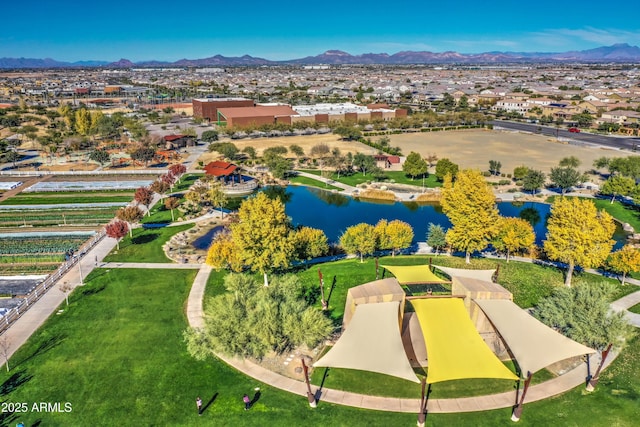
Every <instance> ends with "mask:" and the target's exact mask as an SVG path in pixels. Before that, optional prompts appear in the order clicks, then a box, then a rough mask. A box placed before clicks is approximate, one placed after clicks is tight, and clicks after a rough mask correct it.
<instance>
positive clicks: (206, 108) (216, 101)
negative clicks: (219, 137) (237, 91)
mask: <svg viewBox="0 0 640 427" xmlns="http://www.w3.org/2000/svg"><path fill="white" fill-rule="evenodd" d="M191 103H192V105H193V117H195V118H197V119H207V120H209V121H210V122H216V121H218V109H220V108H237V107H253V106H255V105H256V103H255V102H254V101H253V100H251V99H246V98H201V99H194V100H192V101H191Z"/></svg>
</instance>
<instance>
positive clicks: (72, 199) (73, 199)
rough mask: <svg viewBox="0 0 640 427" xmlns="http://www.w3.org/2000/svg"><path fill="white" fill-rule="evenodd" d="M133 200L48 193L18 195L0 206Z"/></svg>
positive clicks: (119, 196)
mask: <svg viewBox="0 0 640 427" xmlns="http://www.w3.org/2000/svg"><path fill="white" fill-rule="evenodd" d="M131 200H133V193H131V192H120V193H97V194H90V193H84V192H83V193H76V194H75V195H73V196H70V195H59V194H57V193H53V194H52V193H48V194H46V195H40V194H39V195H37V196H35V197H34V196H33V195H32V194H25V193H20V194H18V195H15V196H13V197H10V198H8V199H6V200H3V201H2V202H0V205H64V204H68V203H127V202H130V201H131Z"/></svg>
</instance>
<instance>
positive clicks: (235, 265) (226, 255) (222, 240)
mask: <svg viewBox="0 0 640 427" xmlns="http://www.w3.org/2000/svg"><path fill="white" fill-rule="evenodd" d="M238 254H239V251H237V250H236V247H235V245H234V242H233V237H232V236H231V233H230V232H228V231H222V232H220V233H218V234H216V235H215V237H214V238H213V241H212V242H211V246H209V251H208V252H207V259H206V263H207V264H208V265H210V266H211V267H213V268H215V269H216V270H220V269H223V268H228V269H230V270H232V271H236V272H240V271H242V260H241V259H240V257H239V256H238Z"/></svg>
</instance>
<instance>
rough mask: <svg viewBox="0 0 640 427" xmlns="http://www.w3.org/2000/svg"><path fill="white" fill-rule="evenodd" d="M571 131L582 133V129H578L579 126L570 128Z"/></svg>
mask: <svg viewBox="0 0 640 427" xmlns="http://www.w3.org/2000/svg"><path fill="white" fill-rule="evenodd" d="M569 132H571V133H580V129H578V128H569Z"/></svg>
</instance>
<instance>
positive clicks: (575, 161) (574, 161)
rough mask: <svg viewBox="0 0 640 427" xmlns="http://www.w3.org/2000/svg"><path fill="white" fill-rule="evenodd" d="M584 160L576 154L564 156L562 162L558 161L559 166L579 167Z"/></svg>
mask: <svg viewBox="0 0 640 427" xmlns="http://www.w3.org/2000/svg"><path fill="white" fill-rule="evenodd" d="M581 163H582V162H580V159H579V158H577V157H576V156H569V157H563V158H562V159H561V160H560V162H558V166H560V167H561V168H574V169H575V168H577V167H579V166H580V164H581Z"/></svg>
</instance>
